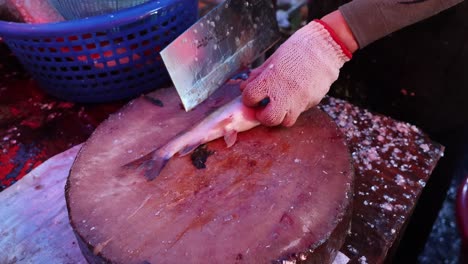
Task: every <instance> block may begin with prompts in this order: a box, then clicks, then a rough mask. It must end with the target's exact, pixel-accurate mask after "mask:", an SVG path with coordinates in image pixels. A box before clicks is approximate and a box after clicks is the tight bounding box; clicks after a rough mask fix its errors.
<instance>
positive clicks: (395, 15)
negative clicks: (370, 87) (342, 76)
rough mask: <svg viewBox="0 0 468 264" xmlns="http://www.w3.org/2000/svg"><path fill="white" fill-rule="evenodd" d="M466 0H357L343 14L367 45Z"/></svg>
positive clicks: (360, 39)
mask: <svg viewBox="0 0 468 264" xmlns="http://www.w3.org/2000/svg"><path fill="white" fill-rule="evenodd" d="M461 2H463V0H425V1H424V0H354V1H351V2H349V3H347V4H345V5H343V6H341V7H340V8H339V11H340V14H341V15H342V16H343V18H344V20H345V21H346V24H347V26H348V27H349V28H350V30H351V31H352V35H353V36H354V39H355V40H356V42H357V43H358V45H359V48H363V47H365V46H367V45H368V44H370V43H372V42H374V41H375V40H378V39H380V38H382V37H384V36H386V35H388V34H390V33H392V32H395V31H397V30H399V29H401V28H404V27H406V26H409V25H411V24H414V23H416V22H419V21H421V20H423V19H426V18H428V17H430V16H433V15H435V14H437V13H439V12H441V11H443V10H445V9H448V8H450V7H452V6H454V5H456V4H458V3H461Z"/></svg>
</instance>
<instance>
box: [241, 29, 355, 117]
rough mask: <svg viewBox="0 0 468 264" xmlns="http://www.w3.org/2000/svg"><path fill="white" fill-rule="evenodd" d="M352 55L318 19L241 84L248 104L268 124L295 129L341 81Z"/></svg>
mask: <svg viewBox="0 0 468 264" xmlns="http://www.w3.org/2000/svg"><path fill="white" fill-rule="evenodd" d="M350 58H351V53H350V52H349V51H348V49H347V48H346V47H345V46H344V45H343V44H341V43H340V41H339V40H338V37H337V36H336V35H334V33H333V31H332V30H331V29H329V27H328V26H327V25H325V24H324V23H323V22H322V21H319V20H315V21H312V22H310V23H309V24H307V25H306V26H304V27H303V28H301V29H300V30H298V31H297V32H295V33H294V34H293V35H292V36H291V37H290V38H289V39H288V40H287V41H286V42H284V43H283V44H282V45H281V46H280V47H279V48H278V49H277V50H276V51H275V53H273V55H271V57H270V58H268V60H266V61H265V63H263V64H262V65H261V66H260V67H258V68H256V69H254V70H252V72H251V74H250V77H249V79H247V80H246V81H245V82H243V83H242V84H241V90H242V91H243V92H242V99H243V102H244V104H245V105H247V106H250V107H255V106H257V104H258V103H259V102H260V101H261V100H262V99H264V98H269V99H270V102H269V103H268V105H267V106H266V107H265V108H263V109H261V110H258V112H257V119H258V120H259V121H260V122H261V123H262V124H264V125H267V126H275V125H279V124H282V125H284V126H292V125H293V124H294V123H295V122H296V120H297V118H298V117H299V115H300V114H301V113H302V112H304V111H305V110H307V109H309V108H311V107H312V106H315V105H317V104H318V103H319V102H320V100H322V98H323V97H324V96H325V94H326V93H327V92H328V90H329V89H330V86H331V84H332V83H333V82H334V81H335V80H336V79H337V78H338V75H339V70H340V68H341V67H342V66H343V64H344V63H345V62H346V61H348V60H350Z"/></svg>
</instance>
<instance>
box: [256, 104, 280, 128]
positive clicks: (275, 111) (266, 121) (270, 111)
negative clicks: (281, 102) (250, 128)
mask: <svg viewBox="0 0 468 264" xmlns="http://www.w3.org/2000/svg"><path fill="white" fill-rule="evenodd" d="M285 115H286V110H285V109H282V108H281V107H279V106H278V105H277V104H274V103H273V102H272V103H270V104H269V105H267V106H266V107H265V108H264V109H263V110H260V111H258V112H257V114H256V117H257V120H258V121H259V122H260V123H262V124H263V125H265V126H277V125H279V124H281V123H282V122H283V119H284V117H285Z"/></svg>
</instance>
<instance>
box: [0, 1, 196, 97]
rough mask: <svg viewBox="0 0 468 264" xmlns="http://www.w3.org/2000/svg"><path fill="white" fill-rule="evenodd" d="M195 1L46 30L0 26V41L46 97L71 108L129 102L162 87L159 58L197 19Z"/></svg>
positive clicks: (157, 5) (135, 9)
mask: <svg viewBox="0 0 468 264" xmlns="http://www.w3.org/2000/svg"><path fill="white" fill-rule="evenodd" d="M197 10H198V1H196V0H160V1H150V2H148V3H145V4H142V5H139V6H135V7H132V8H128V9H124V10H121V11H117V12H114V13H111V14H107V15H100V16H95V17H90V18H84V19H77V20H71V21H65V22H59V23H49V24H24V23H13V22H0V36H2V37H3V40H4V42H5V43H6V44H7V45H8V46H9V47H10V49H11V50H12V52H13V53H14V54H15V55H16V57H17V58H18V59H19V60H20V61H21V63H22V64H23V65H24V67H25V68H26V69H27V70H28V71H29V72H30V73H31V74H32V76H33V78H34V79H35V80H37V81H38V82H39V85H40V86H41V88H43V89H44V90H45V91H46V92H48V93H50V94H52V95H54V96H56V97H59V98H61V99H65V100H69V101H74V102H86V103H95V102H108V101H113V100H118V99H124V98H130V97H134V96H136V95H139V94H141V93H145V92H148V91H151V90H154V89H156V88H158V87H160V86H161V85H163V84H165V83H167V82H168V81H169V80H170V79H169V75H168V74H167V71H166V69H165V67H164V64H163V62H162V59H161V57H160V54H159V52H160V51H161V50H162V49H163V48H164V47H165V46H167V45H168V44H169V43H170V42H171V41H172V40H173V39H175V38H176V37H177V36H178V35H180V34H181V33H182V32H183V31H185V30H186V29H187V28H188V27H189V26H190V25H192V24H193V23H194V22H195V21H196V18H197Z"/></svg>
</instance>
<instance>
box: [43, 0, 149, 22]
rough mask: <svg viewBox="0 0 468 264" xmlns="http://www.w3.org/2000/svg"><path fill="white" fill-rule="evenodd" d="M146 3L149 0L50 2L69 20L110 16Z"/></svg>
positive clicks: (55, 0) (68, 0) (53, 0)
mask: <svg viewBox="0 0 468 264" xmlns="http://www.w3.org/2000/svg"><path fill="white" fill-rule="evenodd" d="M146 2H148V0H80V1H76V0H49V3H51V4H52V5H53V6H54V7H55V8H56V9H57V10H58V11H59V13H60V14H61V15H62V16H63V17H64V18H65V19H67V20H72V19H79V18H85V17H91V16H98V15H103V14H108V13H111V12H115V11H118V10H121V9H125V8H129V7H133V6H136V5H140V4H143V3H146Z"/></svg>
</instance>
